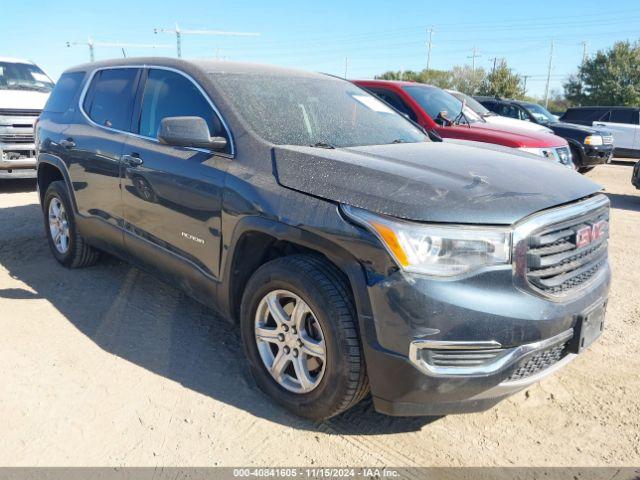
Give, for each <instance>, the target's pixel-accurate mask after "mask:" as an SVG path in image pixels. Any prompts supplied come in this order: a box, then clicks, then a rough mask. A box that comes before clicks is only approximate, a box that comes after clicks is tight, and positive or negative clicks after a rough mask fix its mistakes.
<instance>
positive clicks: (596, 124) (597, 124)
mask: <svg viewBox="0 0 640 480" xmlns="http://www.w3.org/2000/svg"><path fill="white" fill-rule="evenodd" d="M594 125H595V126H596V127H606V125H605V124H604V123H594Z"/></svg>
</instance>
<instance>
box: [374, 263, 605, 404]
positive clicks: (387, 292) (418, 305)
mask: <svg viewBox="0 0 640 480" xmlns="http://www.w3.org/2000/svg"><path fill="white" fill-rule="evenodd" d="M609 283H610V270H609V267H608V265H607V266H606V267H605V268H604V269H603V270H602V271H601V272H600V274H599V275H598V277H597V278H596V279H594V282H593V283H592V284H591V285H590V288H589V289H587V290H585V291H584V292H583V293H582V295H581V296H579V297H577V298H573V299H572V300H570V301H567V302H551V301H549V300H548V299H545V298H542V297H540V296H537V295H533V294H531V293H528V292H525V291H521V290H519V289H518V288H517V287H516V286H515V285H514V283H513V277H512V272H511V269H506V268H498V269H494V270H491V271H486V272H484V273H481V274H479V275H475V276H473V277H469V278H466V279H462V280H456V281H442V280H432V279H428V278H424V277H421V276H419V275H411V274H407V273H403V272H396V273H394V274H392V275H390V276H389V277H387V278H386V279H385V280H384V281H381V282H379V283H376V284H374V285H370V286H369V288H368V290H369V299H370V301H371V307H372V312H373V317H372V318H370V319H364V320H365V322H366V321H368V322H371V323H372V324H373V328H370V329H369V331H368V333H367V334H365V335H364V337H365V338H364V341H365V343H366V344H367V345H366V347H365V354H366V359H367V371H368V374H369V380H370V383H371V391H372V396H373V400H374V405H375V407H376V409H377V410H378V411H380V412H382V413H386V414H388V415H445V414H452V413H466V412H476V411H481V410H485V409H487V408H490V407H492V406H493V405H495V404H496V403H498V402H499V401H500V400H502V399H504V398H506V397H507V396H509V395H511V394H513V393H515V392H517V391H519V390H521V389H523V388H526V387H527V386H529V385H531V384H532V383H534V382H536V381H538V380H540V379H541V378H543V377H544V376H546V375H549V374H550V373H552V372H553V371H555V370H557V369H558V368H560V367H561V366H562V365H565V364H566V363H567V362H569V361H571V359H573V358H574V357H575V355H574V354H572V353H569V349H568V348H567V349H566V350H564V351H563V354H562V355H561V357H560V358H558V359H557V360H558V361H556V362H553V363H552V365H553V366H549V368H544V369H542V370H540V371H537V370H535V369H534V370H533V374H531V375H525V376H523V375H522V374H521V371H520V370H521V369H522V368H523V366H526V365H527V362H528V361H529V360H531V361H536V360H535V359H536V358H538V357H537V356H539V355H545V354H546V353H545V352H547V351H551V349H553V348H554V347H558V346H560V345H563V344H568V343H569V342H571V337H572V336H573V329H574V328H575V327H576V326H577V323H578V319H579V315H580V314H581V313H583V312H585V311H587V310H589V309H590V308H591V307H592V306H593V305H596V304H598V303H600V302H606V299H607V295H608V290H609ZM371 323H370V325H371ZM372 330H373V331H372ZM429 342H431V343H429ZM460 342H463V343H467V346H469V345H475V346H479V347H482V348H484V349H485V350H491V349H492V348H494V349H495V348H498V346H499V349H500V350H501V352H500V355H501V356H500V357H499V358H498V359H497V360H496V362H497V363H492V364H489V365H488V366H487V365H485V366H484V367H483V368H478V369H476V370H475V371H474V369H469V370H467V371H460V370H457V373H455V374H452V373H451V372H447V371H446V369H445V370H440V371H433V370H432V371H429V368H426V367H424V365H421V363H420V359H419V356H418V351H419V350H422V348H418V347H420V346H422V347H424V346H429V345H430V346H433V345H436V344H439V345H440V346H442V345H454V346H456V347H458V348H459V347H460V346H461V344H460ZM482 353H486V352H482ZM423 367H424V368H423Z"/></svg>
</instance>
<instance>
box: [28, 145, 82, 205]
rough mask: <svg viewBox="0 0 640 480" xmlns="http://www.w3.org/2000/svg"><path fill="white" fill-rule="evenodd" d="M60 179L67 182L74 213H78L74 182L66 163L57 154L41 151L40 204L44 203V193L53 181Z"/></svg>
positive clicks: (39, 169)
mask: <svg viewBox="0 0 640 480" xmlns="http://www.w3.org/2000/svg"><path fill="white" fill-rule="evenodd" d="M58 180H62V181H63V182H65V183H66V184H67V190H68V192H69V198H70V200H71V205H72V207H73V210H74V213H77V212H78V206H77V204H76V197H75V192H74V190H73V184H72V183H71V177H70V176H69V170H67V166H66V165H65V163H64V162H63V161H62V159H60V158H59V157H56V156H55V155H51V154H48V153H41V154H40V155H38V170H37V182H38V197H39V199H40V205H42V203H43V200H44V194H45V193H46V191H47V188H48V187H49V185H50V184H51V182H55V181H58Z"/></svg>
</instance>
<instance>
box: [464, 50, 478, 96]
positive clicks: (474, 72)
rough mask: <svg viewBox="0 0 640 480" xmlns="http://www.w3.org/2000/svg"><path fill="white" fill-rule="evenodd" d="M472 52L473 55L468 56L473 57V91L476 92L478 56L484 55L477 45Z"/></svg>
mask: <svg viewBox="0 0 640 480" xmlns="http://www.w3.org/2000/svg"><path fill="white" fill-rule="evenodd" d="M471 52H472V53H471V56H468V57H467V58H470V59H471V82H472V84H471V90H472V91H471V93H476V58H478V57H481V56H482V55H480V54H479V53H478V49H477V48H476V47H475V45H474V46H473V50H471Z"/></svg>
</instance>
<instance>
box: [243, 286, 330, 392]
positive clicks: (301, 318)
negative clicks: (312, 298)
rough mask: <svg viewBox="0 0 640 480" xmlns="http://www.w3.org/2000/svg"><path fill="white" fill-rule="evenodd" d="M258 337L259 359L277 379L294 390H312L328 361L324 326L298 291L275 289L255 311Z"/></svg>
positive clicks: (256, 337)
mask: <svg viewBox="0 0 640 480" xmlns="http://www.w3.org/2000/svg"><path fill="white" fill-rule="evenodd" d="M254 331H255V339H256V344H257V345H258V352H259V353H260V358H261V359H262V362H263V364H264V366H265V368H266V369H267V371H268V372H269V373H270V374H271V376H272V377H273V378H274V380H275V381H276V382H278V384H279V385H280V386H282V387H283V388H285V389H287V390H289V391H290V392H294V393H309V392H311V391H312V390H313V389H315V388H316V387H317V386H318V385H319V384H320V382H321V380H322V377H323V375H324V371H325V364H326V357H327V352H326V344H325V340H324V334H323V332H322V327H321V326H320V323H319V322H318V320H317V318H316V316H315V315H314V313H313V312H312V311H311V308H310V307H309V306H308V305H307V304H306V303H305V302H304V300H302V299H301V298H300V297H299V296H298V295H296V294H295V293H292V292H289V291H287V290H273V291H271V292H269V293H267V294H266V295H265V296H264V297H263V298H262V300H261V301H260V303H259V304H258V308H257V310H256V316H255V328H254Z"/></svg>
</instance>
